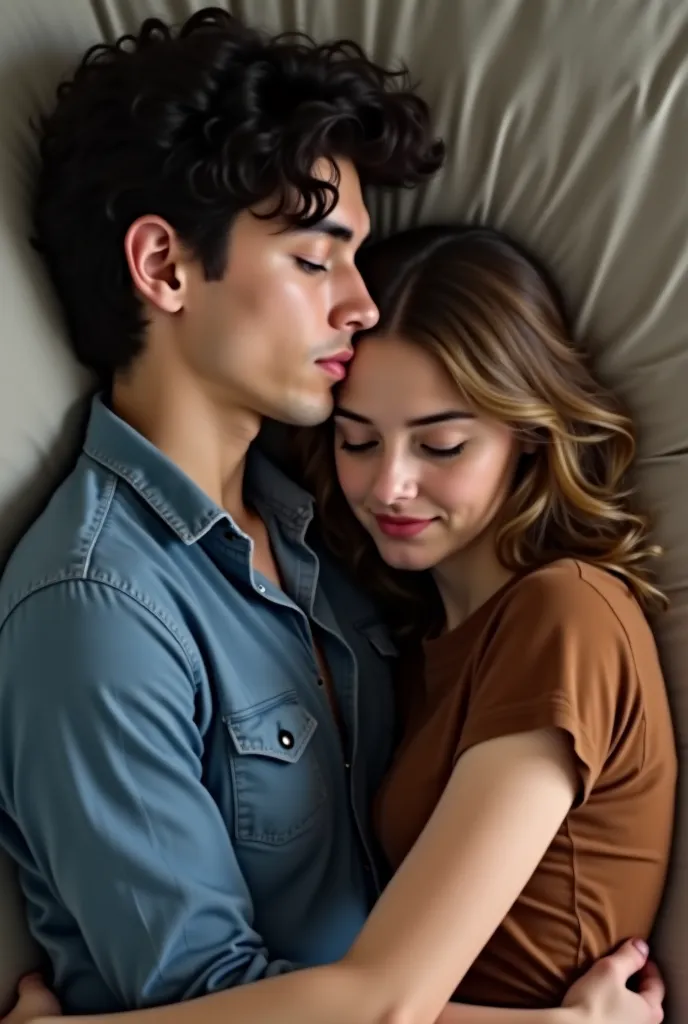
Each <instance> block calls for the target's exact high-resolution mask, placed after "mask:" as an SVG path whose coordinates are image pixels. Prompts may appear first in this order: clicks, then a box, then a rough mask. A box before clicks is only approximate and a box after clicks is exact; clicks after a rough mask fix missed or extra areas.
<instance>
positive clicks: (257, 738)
mask: <svg viewBox="0 0 688 1024" xmlns="http://www.w3.org/2000/svg"><path fill="white" fill-rule="evenodd" d="M225 724H226V726H227V729H228V730H229V734H230V736H231V737H232V740H233V741H234V745H235V747H236V749H237V751H238V752H239V753H240V754H255V755H257V756H259V757H272V758H275V759H276V760H278V761H287V762H289V763H291V764H293V763H294V762H296V761H298V760H299V758H300V757H301V755H302V754H303V752H304V750H305V749H306V747H307V745H308V741H309V740H310V738H311V736H312V735H313V733H314V732H315V730H316V729H317V727H318V722H317V720H316V719H315V718H314V717H313V715H311V714H310V712H309V711H307V710H306V709H305V708H304V707H303V706H302V705H301V704H299V702H298V698H297V696H296V693H295V692H294V691H293V690H290V691H289V692H288V693H286V694H285V693H282V694H280V695H279V696H277V697H272V698H271V699H270V700H266V701H263V702H262V703H260V704H256V705H254V706H253V707H250V708H246V709H245V710H244V711H237V712H234V714H231V715H226V716H225Z"/></svg>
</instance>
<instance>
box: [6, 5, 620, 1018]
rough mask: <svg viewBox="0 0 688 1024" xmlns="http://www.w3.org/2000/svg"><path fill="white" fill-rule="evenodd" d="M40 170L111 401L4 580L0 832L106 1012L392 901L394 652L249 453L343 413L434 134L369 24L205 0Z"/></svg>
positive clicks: (44, 921) (44, 218) (54, 123)
mask: <svg viewBox="0 0 688 1024" xmlns="http://www.w3.org/2000/svg"><path fill="white" fill-rule="evenodd" d="M41 158H42V171H41V176H40V181H39V187H38V194H37V205H36V225H37V241H38V243H39V245H40V247H41V248H42V250H43V252H44V254H45V257H46V260H47V264H48V267H49V269H50V271H51V273H52V276H53V278H54V281H55V284H56V287H57V290H58V293H59V295H60V297H61V299H62V301H63V304H64V309H65V314H66V319H67V323H68V326H69V329H70V335H71V338H72V341H73V344H74V348H75V351H76V354H77V356H78V357H79V358H80V359H81V360H82V362H84V363H85V364H86V365H87V366H89V367H90V368H92V369H93V370H94V371H95V372H96V374H97V375H98V377H99V378H100V380H101V383H102V394H101V395H99V396H98V397H96V398H95V400H94V403H93V406H92V411H91V417H90V422H89V426H88V431H87V436H86V440H85V443H84V448H83V452H82V454H81V457H80V459H79V461H78V463H77V465H76V467H75V469H74V470H73V472H72V473H71V475H70V476H69V478H68V479H67V481H66V482H65V483H64V484H63V485H62V486H61V487H60V488H59V490H58V491H57V492H56V494H55V495H54V496H53V499H52V501H51V503H50V504H49V506H48V507H47V509H46V511H45V512H44V513H43V515H42V516H41V517H40V518H39V520H38V521H37V522H36V523H35V525H34V526H33V527H32V529H31V530H30V531H29V533H28V534H27V535H26V537H25V538H24V540H23V541H22V543H21V544H20V545H19V547H18V549H17V550H16V552H15V553H14V556H13V558H12V560H11V562H10V564H9V565H8V567H7V570H6V572H5V574H4V577H3V581H2V585H1V586H0V840H1V841H2V843H3V845H4V846H5V847H6V848H7V849H8V850H9V851H10V853H11V854H12V856H13V857H14V858H15V859H16V861H17V862H18V864H19V867H20V875H21V881H22V885H23V889H24V892H25V894H26V897H27V903H28V912H29V916H30V921H31V926H32V929H33V931H34V934H35V935H36V936H37V938H38V940H39V941H40V942H41V944H42V945H43V946H44V947H45V948H46V950H47V951H48V954H49V956H50V959H51V962H52V965H53V968H54V976H55V984H56V988H57V991H58V993H59V995H60V997H61V999H62V1000H63V1003H64V1007H65V1009H67V1010H69V1011H73V1012H87V1011H90V1012H94V1011H107V1010H118V1009H125V1008H131V1007H137V1006H145V1005H153V1004H162V1003H172V1002H177V1001H180V1000H186V999H189V998H190V997H193V996H198V995H202V994H205V993H211V992H214V991H217V990H223V989H231V988H234V987H236V986H239V985H244V984H245V983H247V982H252V981H256V980H258V979H264V978H269V977H271V976H274V975H279V974H282V973H285V972H290V971H292V970H293V969H294V967H295V966H296V965H308V964H318V963H323V962H328V961H331V960H335V959H337V958H338V957H341V956H342V955H343V954H344V953H345V952H346V951H347V949H348V948H349V946H350V945H351V942H352V940H353V938H354V937H355V935H356V934H357V932H358V931H359V929H360V928H361V926H362V924H363V922H364V920H365V918H366V916H367V913H368V911H369V909H370V906H371V904H372V902H373V900H374V899H375V896H376V894H377V893H378V892H379V889H380V886H381V884H382V882H383V879H382V878H381V874H380V870H379V867H378V864H377V859H376V852H375V849H374V844H373V841H372V839H371V836H370V833H369V828H368V822H369V816H370V799H371V797H372V795H373V794H374V793H375V791H376V789H377V787H378V785H379V782H380V780H381V778H382V775H383V773H384V771H385V769H386V766H387V764H388V760H389V756H390V752H391V741H392V735H393V705H392V693H391V667H392V662H393V658H394V654H395V650H394V647H393V645H392V643H391V641H390V638H389V636H388V635H387V633H386V631H385V629H384V626H383V624H382V623H381V621H379V619H378V617H377V616H376V612H375V608H374V607H373V606H372V604H371V603H370V602H368V601H367V600H366V598H365V597H364V596H363V595H361V594H360V593H358V592H355V591H354V589H353V588H352V586H351V585H350V583H349V582H348V581H347V580H346V578H345V577H344V576H343V575H342V574H341V573H340V571H339V570H338V569H337V567H336V566H334V565H333V564H331V562H330V561H329V560H328V558H327V556H326V555H325V553H324V552H323V551H321V550H320V548H319V544H318V537H317V529H316V527H315V524H314V523H313V508H312V503H311V501H310V499H309V497H308V495H306V494H305V493H303V492H302V491H301V490H300V489H299V488H298V487H297V486H295V485H294V484H293V483H292V482H291V481H289V480H288V479H287V478H286V477H284V476H283V475H282V474H281V473H280V471H279V470H278V469H277V468H276V467H275V466H273V465H271V464H270V463H269V462H268V461H267V460H266V459H265V458H264V457H262V456H261V455H260V454H259V453H258V452H257V451H256V450H254V447H253V441H254V439H255V437H256V435H257V434H258V431H259V428H260V425H261V421H262V419H263V418H264V417H271V418H273V419H276V420H279V421H282V422H284V423H289V424H304V425H305V424H314V423H318V422H321V421H323V420H324V419H326V417H327V416H328V414H329V413H330V410H331V407H332V398H331V388H332V385H333V384H334V383H335V381H337V380H338V379H340V378H341V377H342V376H343V374H344V373H345V367H346V362H347V360H348V359H349V358H350V356H351V352H352V349H351V338H352V335H353V334H354V332H356V331H358V330H361V329H365V328H368V327H371V326H372V325H373V324H374V323H375V321H376V317H377V311H376V309H375V307H374V305H373V303H372V301H371V299H370V297H369V295H368V293H367V291H366V289H365V286H364V284H363V282H362V280H361V278H360V276H359V274H358V272H357V270H356V266H355V263H354V256H355V253H356V250H357V248H358V246H359V245H360V244H361V242H362V241H363V240H364V239H365V237H366V235H367V233H368V216H367V213H366V209H365V205H364V201H363V197H362V192H361V187H362V185H368V184H370V185H383V186H397V187H398V186H402V185H413V184H416V183H418V182H420V181H422V180H423V179H424V178H425V177H427V176H428V175H430V174H431V173H432V172H434V171H435V170H436V169H437V168H438V167H439V165H440V163H441V159H442V147H441V144H440V143H438V142H437V141H435V140H434V139H433V137H432V133H431V128H430V122H429V117H428V112H427V109H426V107H425V105H424V103H423V102H422V101H421V100H420V99H419V98H418V97H417V96H415V95H414V94H413V93H412V92H410V91H409V90H408V88H407V86H406V83H405V81H404V80H403V79H400V78H398V77H397V76H393V75H391V74H389V73H387V72H385V71H383V70H381V69H379V68H377V67H375V66H374V65H373V64H372V63H370V62H369V61H368V60H367V59H366V58H365V56H364V55H363V54H362V53H361V52H360V51H359V50H358V49H357V48H355V47H354V46H353V45H345V44H335V45H333V46H316V45H315V44H312V43H311V42H310V41H307V40H302V39H294V38H293V37H292V38H286V39H268V38H265V37H263V36H261V35H259V34H258V33H256V32H254V31H251V30H249V29H247V28H245V27H244V26H243V25H241V24H240V23H238V22H237V21H235V20H233V19H231V18H230V17H229V15H227V14H225V13H223V12H221V11H218V10H208V11H206V12H200V13H199V14H197V15H195V16H194V17H192V18H191V19H190V20H189V21H188V22H187V23H186V24H185V25H184V26H183V27H182V29H181V30H180V31H179V32H178V33H172V32H171V31H170V30H169V29H168V28H167V27H166V26H164V25H163V24H161V23H160V22H157V21H149V22H146V23H145V24H144V26H143V28H142V29H141V32H140V34H139V35H138V36H137V37H136V39H134V40H131V39H125V40H122V41H121V42H120V43H119V44H117V45H115V46H102V47H97V48H96V49H95V50H93V51H92V52H90V53H89V54H88V55H87V56H86V58H85V59H84V62H83V63H82V65H81V66H80V68H79V69H78V71H77V73H76V76H75V78H74V81H73V82H72V83H71V84H70V86H69V87H68V88H65V89H63V90H62V91H61V93H60V98H59V102H58V105H57V108H56V110H55V112H54V113H53V114H52V115H51V116H50V117H49V118H48V119H47V121H46V122H45V124H44V130H43V137H42V144H41ZM636 966H637V964H636ZM623 980H624V979H622V981H621V983H617V984H616V988H615V990H614V991H617V990H622V989H623ZM262 988H263V986H257V987H256V989H255V991H258V990H262ZM265 991H266V992H267V991H269V990H268V989H265ZM595 991H596V990H595ZM305 998H306V1001H307V999H308V996H307V994H306V997H305ZM261 1005H262V1004H261ZM595 1005H597V1004H595ZM281 1009H283V1007H282V1006H281V999H280V996H279V993H278V994H277V996H276V997H275V1002H274V1013H275V1020H279V1019H280V1012H281ZM585 1019H591V1018H585Z"/></svg>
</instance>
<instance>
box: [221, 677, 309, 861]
mask: <svg viewBox="0 0 688 1024" xmlns="http://www.w3.org/2000/svg"><path fill="white" fill-rule="evenodd" d="M224 722H225V725H226V727H227V730H228V732H229V736H230V740H231V744H232V750H231V754H230V762H231V770H232V777H233V785H234V799H235V814H236V818H235V837H236V839H237V841H239V842H248V843H251V842H252V843H263V844H267V845H272V846H279V845H282V844H284V843H287V842H289V841H290V840H291V839H295V838H296V837H297V836H299V835H301V834H302V833H303V832H305V831H307V830H308V829H309V828H310V827H311V826H312V825H313V824H314V823H315V821H316V820H317V818H318V815H319V813H320V812H321V811H322V809H323V807H324V804H325V798H326V795H327V794H326V788H325V779H324V777H323V774H322V771H321V769H320V765H319V764H318V758H317V755H316V753H315V751H314V750H313V742H312V740H313V736H314V734H315V731H316V729H317V727H318V723H317V720H316V719H315V718H314V716H313V715H311V714H310V712H309V711H307V710H306V708H304V707H303V706H302V705H301V704H300V703H299V701H298V698H297V696H296V693H295V692H294V691H289V692H287V693H282V694H279V696H277V697H273V698H271V699H270V700H266V701H262V702H261V703H260V704H256V705H254V706H253V707H250V708H247V709H246V710H244V711H239V712H235V713H234V714H230V715H225V716H224Z"/></svg>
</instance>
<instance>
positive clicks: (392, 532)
mask: <svg viewBox="0 0 688 1024" xmlns="http://www.w3.org/2000/svg"><path fill="white" fill-rule="evenodd" d="M375 522H376V523H377V525H378V527H379V529H380V531H381V533H384V534H386V536H388V537H399V538H406V537H417V536H418V534H419V533H422V532H423V530H425V529H427V527H428V526H429V525H430V523H432V522H434V520H433V519H412V518H410V517H409V516H385V515H376V516H375Z"/></svg>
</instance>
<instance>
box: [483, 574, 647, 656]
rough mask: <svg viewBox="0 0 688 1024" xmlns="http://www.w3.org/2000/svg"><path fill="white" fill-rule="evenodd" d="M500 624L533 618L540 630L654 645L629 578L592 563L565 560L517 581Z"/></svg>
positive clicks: (504, 604) (507, 594)
mask: <svg viewBox="0 0 688 1024" xmlns="http://www.w3.org/2000/svg"><path fill="white" fill-rule="evenodd" d="M500 603H501V608H500V619H503V618H507V619H512V618H517V619H523V618H530V619H531V620H532V621H533V624H534V625H535V623H537V628H538V629H544V628H548V627H549V628H554V629H562V628H567V629H569V630H571V631H573V632H576V631H579V632H580V633H581V634H582V636H583V637H586V636H589V637H592V636H594V635H600V634H601V633H603V634H604V635H605V636H606V637H608V638H609V637H611V636H612V635H617V636H618V637H619V640H620V641H622V642H626V643H632V642H633V641H635V640H636V639H638V638H640V637H643V638H645V639H646V640H648V641H649V642H653V641H652V633H651V630H650V626H649V623H648V621H647V619H646V617H645V614H644V612H643V610H642V608H641V606H640V604H639V603H638V600H637V598H636V597H635V595H634V594H633V591H632V590H631V588H630V587H629V586H628V584H627V582H626V581H625V580H624V578H623V577H622V576H621V575H620V574H617V573H613V572H610V571H609V570H607V569H603V568H601V567H600V566H597V565H593V564H591V563H590V562H584V561H581V560H580V559H576V558H561V559H557V560H556V561H553V562H550V563H548V564H547V565H544V566H541V567H539V568H537V569H534V570H532V571H531V572H529V573H526V574H525V575H523V576H521V577H520V578H519V579H517V580H516V581H515V583H514V585H513V586H512V587H510V588H508V590H507V591H506V592H505V594H504V598H503V601H502V602H500Z"/></svg>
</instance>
